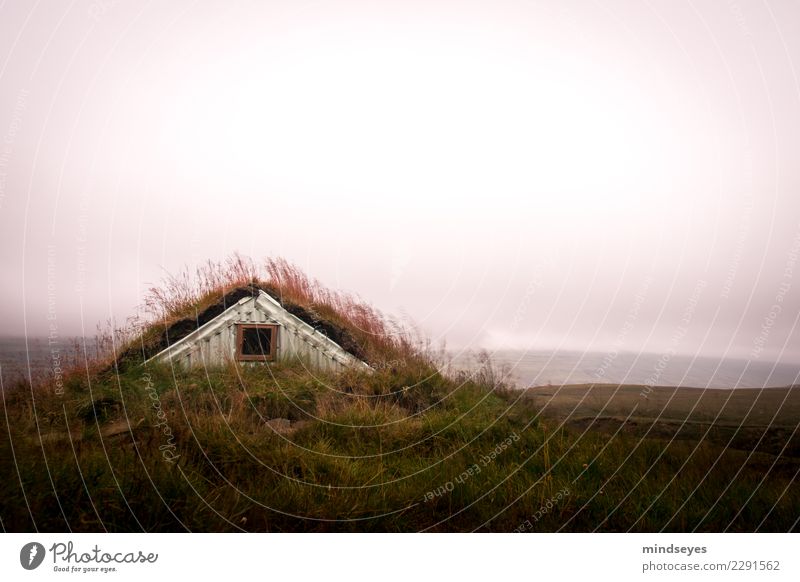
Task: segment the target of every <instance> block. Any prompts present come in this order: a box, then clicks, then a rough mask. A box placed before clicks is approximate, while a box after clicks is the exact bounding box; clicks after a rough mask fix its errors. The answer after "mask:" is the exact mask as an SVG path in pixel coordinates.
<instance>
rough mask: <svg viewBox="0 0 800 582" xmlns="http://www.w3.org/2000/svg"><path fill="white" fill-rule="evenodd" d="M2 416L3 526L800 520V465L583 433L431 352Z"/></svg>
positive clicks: (504, 525)
mask: <svg viewBox="0 0 800 582" xmlns="http://www.w3.org/2000/svg"><path fill="white" fill-rule="evenodd" d="M145 373H146V374H148V375H149V376H147V377H145V376H144V374H145ZM146 378H149V380H147V379H146ZM154 403H157V404H158V407H156V406H154ZM159 407H160V410H161V411H162V413H163V416H162V417H159V416H158V410H159ZM2 413H3V415H4V417H7V419H8V422H4V424H5V425H6V426H7V430H5V431H4V433H3V436H2V437H0V470H2V474H3V475H4V476H5V478H4V479H3V480H2V482H0V519H2V526H3V528H4V529H5V530H7V531H33V530H38V531H66V530H72V531H105V530H107V531H141V530H145V531H185V530H190V531H239V530H244V531H402V532H411V531H421V530H425V531H473V530H479V531H503V532H511V531H514V530H520V529H521V530H525V531H557V530H562V531H594V530H599V531H627V530H632V531H660V530H665V531H691V530H695V529H696V530H698V531H722V530H726V529H727V530H729V531H754V530H756V529H758V530H759V531H789V530H791V529H793V528H795V529H796V527H797V526H796V524H795V521H796V520H797V518H798V515H800V488H799V487H798V485H797V481H796V479H795V478H794V477H795V475H796V472H797V470H798V467H800V463H798V460H797V459H795V458H791V457H775V456H771V455H766V454H762V453H754V454H753V455H749V454H748V452H746V451H741V450H726V449H725V448H724V447H722V446H720V445H718V444H713V443H705V442H702V443H698V442H694V441H689V440H676V441H674V442H671V443H670V442H669V441H668V440H659V439H645V440H640V439H639V438H638V437H635V436H632V435H624V434H619V435H617V436H611V435H609V434H605V433H601V432H595V431H587V432H586V434H581V431H577V430H570V429H564V428H559V427H558V426H557V425H556V424H555V423H554V421H552V420H550V419H547V420H542V418H541V417H540V416H539V415H538V410H537V408H536V407H535V406H534V404H533V403H532V402H531V401H530V399H527V398H519V394H518V393H516V392H512V391H506V390H497V389H495V388H494V386H493V382H492V379H491V375H487V374H484V375H479V377H476V378H473V379H469V378H466V377H459V378H448V377H445V376H443V375H441V374H439V373H438V372H436V371H435V370H434V369H433V368H432V367H430V366H428V365H425V364H422V363H420V362H419V361H417V362H415V363H412V364H406V365H398V366H394V367H392V368H391V369H379V370H378V371H376V372H375V373H372V374H365V373H356V372H351V373H346V374H342V375H339V376H333V375H331V376H324V375H323V376H320V375H313V374H311V373H310V372H308V371H306V370H304V369H303V367H302V366H300V365H290V364H285V365H275V366H271V367H268V368H267V367H255V366H253V367H237V366H234V365H231V366H229V367H227V368H224V369H218V370H208V371H206V370H196V371H191V372H185V371H184V372H178V371H173V370H171V369H170V368H168V367H164V366H151V365H148V366H147V368H146V369H145V368H143V367H138V366H137V367H132V368H130V369H128V370H126V371H125V372H124V373H122V374H120V375H117V374H113V373H110V372H105V373H101V374H93V375H92V376H90V377H87V376H85V375H84V376H80V375H73V376H71V377H70V378H68V381H67V382H66V390H65V392H64V394H63V395H56V394H54V393H53V392H52V390H50V389H49V388H48V387H47V386H41V387H38V388H36V389H34V390H33V391H32V390H31V389H30V388H27V387H25V386H19V387H17V388H15V389H8V388H7V390H6V393H5V394H4V396H3V411H2ZM275 418H284V419H289V420H290V421H292V428H291V430H290V431H289V432H285V433H280V432H276V431H274V430H273V429H272V428H271V427H270V425H269V424H268V421H269V420H271V419H275ZM166 428H168V432H165V429H166ZM509 437H511V438H510V441H511V442H510V444H507V446H506V447H504V448H503V447H502V443H503V442H508V441H506V439H509ZM498 446H500V448H499V449H497V447H498ZM493 450H496V451H497V452H496V454H495V455H494V458H492V459H491V460H489V461H488V462H484V461H482V459H486V456H487V455H490V453H491V452H492V451H493ZM773 462H775V465H774V466H773ZM476 464H477V465H478V467H479V468H480V471H479V472H477V471H473V473H472V474H470V473H468V471H469V469H470V468H471V467H474V466H475V465H476ZM762 479H763V481H762ZM437 491H438V493H439V494H436V493H435V492H437Z"/></svg>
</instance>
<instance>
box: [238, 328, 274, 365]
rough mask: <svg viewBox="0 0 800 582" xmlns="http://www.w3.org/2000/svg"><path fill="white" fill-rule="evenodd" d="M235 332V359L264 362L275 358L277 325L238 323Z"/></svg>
mask: <svg viewBox="0 0 800 582" xmlns="http://www.w3.org/2000/svg"><path fill="white" fill-rule="evenodd" d="M236 327H237V333H236V359H237V360H239V361H244V362H266V361H271V360H274V359H275V353H276V350H277V347H278V326H277V325H262V324H239V325H237V326H236Z"/></svg>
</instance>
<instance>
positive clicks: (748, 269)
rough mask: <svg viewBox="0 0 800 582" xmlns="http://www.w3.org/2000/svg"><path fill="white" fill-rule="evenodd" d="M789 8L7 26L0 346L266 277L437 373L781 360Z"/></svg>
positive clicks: (148, 19)
mask: <svg viewBox="0 0 800 582" xmlns="http://www.w3.org/2000/svg"><path fill="white" fill-rule="evenodd" d="M798 62H800V6H798V5H797V4H796V3H793V2H789V1H786V2H760V3H751V2H735V1H734V2H722V3H721V2H711V1H705V0H703V1H699V2H694V3H678V4H676V3H674V2H670V1H666V0H661V1H656V2H648V3H642V2H638V1H630V2H623V1H617V0H609V1H607V2H602V3H583V2H550V3H546V2H511V1H498V2H488V1H485V2H484V1H474V2H445V1H425V2H413V1H411V2H406V1H404V2H399V1H396V2H366V1H364V2H355V1H350V2H343V1H336V2H326V3H317V2H297V1H291V2H289V1H286V2H267V3H262V4H260V5H256V4H255V3H244V2H241V3H240V2H183V1H176V2H171V3H169V5H163V3H158V4H148V5H142V4H141V3H138V2H129V1H125V0H87V1H81V0H78V1H77V2H74V3H72V4H71V5H69V6H68V5H66V4H62V3H56V2H46V3H41V4H36V5H35V6H34V5H33V4H31V3H28V2H23V1H10V2H5V3H3V4H2V5H0V260H2V267H3V268H2V278H0V318H1V320H2V326H0V334H2V335H29V336H31V335H44V334H47V333H48V332H49V331H51V330H53V329H54V330H56V332H57V333H59V334H61V335H64V336H66V335H74V334H81V333H93V332H94V330H95V325H96V324H97V322H99V321H105V320H106V319H108V318H115V319H116V320H117V321H124V320H125V318H127V317H128V316H130V315H132V314H134V313H136V312H137V306H138V305H140V304H141V303H142V297H143V293H144V292H145V291H146V289H147V288H148V287H149V286H151V285H152V284H154V283H157V282H158V281H159V279H161V278H162V277H163V276H164V274H165V273H174V272H177V271H179V270H180V269H182V268H185V267H190V268H191V267H192V266H193V265H196V264H197V263H199V262H203V261H205V260H206V259H222V258H224V257H226V256H228V255H229V254H231V253H233V252H240V253H242V254H244V255H248V256H251V257H253V258H254V259H256V260H258V259H260V258H261V257H265V256H283V257H286V258H287V259H289V260H291V261H293V262H295V263H296V264H298V265H299V266H300V267H302V268H303V269H304V270H306V271H307V272H308V273H309V274H310V275H312V276H314V277H316V278H318V279H320V280H321V281H322V282H323V283H325V284H327V285H329V286H331V287H335V288H338V289H343V290H347V291H351V292H354V293H357V294H358V295H360V296H361V297H363V298H364V299H366V300H367V301H369V302H371V303H373V304H374V305H376V306H378V307H379V308H381V309H382V310H384V311H385V312H387V313H390V314H394V315H397V316H399V317H403V318H406V319H408V320H410V321H413V322H415V324H416V325H418V326H419V328H420V329H421V330H423V331H424V332H425V333H426V334H427V335H428V336H429V337H430V338H431V340H432V341H433V342H434V344H437V345H439V344H441V343H442V342H446V343H447V345H448V346H450V347H452V348H463V347H471V348H478V347H485V348H488V349H502V348H519V349H571V350H573V349H574V350H600V351H606V350H620V351H633V352H638V351H647V352H665V351H669V352H675V353H686V354H698V355H728V356H732V357H745V358H752V359H761V360H770V361H771V360H782V361H792V362H797V361H800V341H798V339H799V337H798V335H799V334H798V332H797V324H798V317H800V293H799V292H798V289H797V285H798V274H797V264H796V263H797V257H798V252H799V251H800V163H799V162H800V159H798V156H799V155H800V82H799V81H798V73H797V71H796V66H797V63H798Z"/></svg>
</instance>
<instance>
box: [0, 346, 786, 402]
mask: <svg viewBox="0 0 800 582" xmlns="http://www.w3.org/2000/svg"><path fill="white" fill-rule="evenodd" d="M93 348H94V340H93V339H90V340H87V341H86V342H83V340H82V339H81V338H62V339H59V341H58V342H55V343H50V342H48V340H47V338H28V339H27V340H26V339H25V338H13V337H0V376H1V377H2V381H3V385H4V386H7V385H10V384H12V383H14V382H18V381H19V380H20V379H25V378H27V377H28V375H29V374H31V375H33V376H34V377H35V376H37V375H39V374H41V373H44V374H50V375H52V374H53V370H54V368H55V366H56V365H59V364H61V365H62V366H63V365H64V363H69V362H73V361H75V358H76V357H78V358H80V357H81V356H80V354H81V352H82V351H83V350H84V349H86V350H87V351H88V352H90V353H91V351H92V350H93ZM485 353H486V354H488V356H489V360H490V362H491V367H492V369H493V370H494V373H495V375H496V377H502V378H503V380H504V381H505V382H506V383H507V384H509V385H514V386H517V387H519V388H526V387H533V386H547V385H562V384H593V383H594V384H597V383H613V384H647V385H650V386H683V387H694V388H727V389H731V388H770V387H784V386H793V385H796V384H800V363H786V362H781V363H775V362H768V361H761V360H756V361H748V360H744V359H737V358H721V357H708V356H703V357H698V356H691V355H678V354H672V355H669V354H650V353H642V354H635V353H624V352H620V353H613V352H577V351H544V350H542V351H526V350H496V351H488V352H485ZM448 359H449V364H448V366H449V367H450V368H451V369H454V370H476V369H478V368H479V367H480V366H481V365H482V362H481V358H480V357H479V353H478V352H475V351H459V352H452V353H450V354H448Z"/></svg>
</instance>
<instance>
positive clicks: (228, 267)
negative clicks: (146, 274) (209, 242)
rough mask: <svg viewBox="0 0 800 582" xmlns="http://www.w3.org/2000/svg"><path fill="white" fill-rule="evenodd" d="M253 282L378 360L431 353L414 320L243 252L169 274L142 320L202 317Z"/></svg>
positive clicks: (149, 296) (148, 300)
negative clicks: (341, 333)
mask: <svg viewBox="0 0 800 582" xmlns="http://www.w3.org/2000/svg"><path fill="white" fill-rule="evenodd" d="M248 285H253V286H256V287H258V288H261V289H264V290H266V291H268V292H270V293H271V294H272V295H273V296H275V297H276V298H278V300H279V301H281V303H283V304H284V305H286V306H294V307H299V308H302V309H303V310H304V311H305V312H306V313H307V314H308V315H310V316H311V317H312V318H314V319H317V320H320V321H324V322H327V323H330V324H333V325H335V326H337V327H339V328H341V329H344V330H346V331H347V332H348V333H349V334H350V335H351V336H352V337H353V339H355V340H356V342H357V343H358V344H359V346H360V347H361V350H362V352H363V353H364V354H365V356H366V357H367V359H368V360H371V361H372V362H373V363H378V364H379V365H383V364H385V363H386V362H395V361H399V362H404V363H412V362H414V363H417V364H418V363H420V362H422V361H426V362H429V361H430V359H431V357H430V356H431V353H430V347H429V345H427V344H426V342H425V341H424V340H423V339H422V335H421V334H420V333H419V331H418V330H417V329H415V328H414V326H413V325H411V324H408V323H403V322H401V321H399V320H397V319H394V318H391V317H388V316H386V315H385V314H384V313H382V312H381V311H380V310H379V309H377V308H376V307H374V306H373V305H370V304H369V303H367V302H366V301H364V300H363V299H361V298H360V297H358V296H357V295H355V294H353V293H348V292H345V291H341V290H334V289H330V288H329V287H326V286H325V285H323V284H322V283H321V282H320V281H319V280H318V279H315V278H312V277H309V276H308V275H307V274H306V273H305V272H303V270H302V269H300V268H299V267H298V266H297V265H295V264H293V263H291V262H289V261H287V260H286V259H283V258H272V257H270V258H267V259H265V260H264V261H263V262H261V263H260V264H259V263H256V262H255V261H253V259H251V258H249V257H244V256H242V255H240V254H238V253H237V254H233V255H231V256H230V257H228V258H227V259H225V260H222V261H211V260H209V261H206V262H205V263H203V264H201V265H199V266H197V267H196V268H195V269H194V270H189V269H184V270H182V271H180V272H178V273H175V274H168V275H167V276H166V277H164V279H163V280H162V281H161V282H160V283H159V284H158V285H154V286H152V287H150V289H148V291H147V293H146V294H145V297H144V306H143V307H144V312H145V313H146V315H147V317H148V319H147V320H146V321H145V323H144V324H142V322H137V326H138V328H139V329H140V330H142V329H143V330H145V333H146V330H147V327H148V326H153V325H156V324H157V325H159V326H160V327H162V328H164V327H168V326H169V325H170V324H172V323H174V322H175V321H178V320H179V319H183V318H187V317H196V316H197V315H198V314H199V313H201V312H202V311H203V310H204V309H206V308H207V307H209V306H210V305H212V304H214V303H215V302H217V301H219V300H220V299H221V298H222V297H223V296H225V294H227V293H229V292H230V291H232V290H234V289H237V288H240V287H245V286H248Z"/></svg>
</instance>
